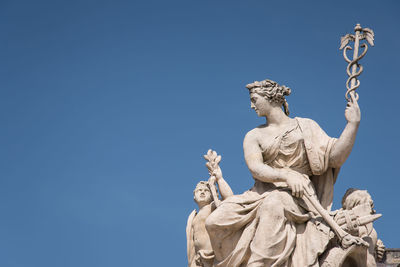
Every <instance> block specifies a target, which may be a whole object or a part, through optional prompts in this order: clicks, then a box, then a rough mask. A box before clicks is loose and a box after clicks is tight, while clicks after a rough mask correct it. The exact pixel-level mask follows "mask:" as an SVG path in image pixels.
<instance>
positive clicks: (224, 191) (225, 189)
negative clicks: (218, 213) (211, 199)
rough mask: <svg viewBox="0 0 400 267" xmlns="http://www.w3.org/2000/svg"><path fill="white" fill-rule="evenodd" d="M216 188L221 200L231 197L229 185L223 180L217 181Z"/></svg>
mask: <svg viewBox="0 0 400 267" xmlns="http://www.w3.org/2000/svg"><path fill="white" fill-rule="evenodd" d="M218 188H219V192H220V193H221V197H222V200H224V199H226V198H227V197H230V196H232V195H233V192H232V189H231V187H230V186H229V184H228V183H227V182H226V181H225V180H224V178H220V179H219V180H218Z"/></svg>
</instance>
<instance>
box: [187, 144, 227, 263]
mask: <svg viewBox="0 0 400 267" xmlns="http://www.w3.org/2000/svg"><path fill="white" fill-rule="evenodd" d="M205 158H206V159H208V162H207V164H206V166H207V168H208V169H209V172H210V178H209V180H208V181H207V182H206V181H200V182H199V183H198V184H197V186H196V188H195V190H194V192H193V193H194V201H195V202H196V203H197V205H198V207H199V210H198V211H196V210H193V211H192V213H191V214H190V215H189V218H188V222H187V227H186V237H187V256H188V266H189V267H200V266H202V267H212V266H213V263H214V252H213V249H212V247H211V242H210V237H209V236H208V233H207V231H206V227H205V221H206V219H207V218H208V216H209V215H210V214H211V212H212V211H213V210H214V209H215V208H216V207H217V206H218V205H219V203H220V202H219V201H220V200H219V198H218V196H217V193H216V188H215V184H217V185H218V188H219V192H220V194H221V198H222V200H223V199H226V198H227V197H229V196H232V195H233V192H232V190H231V188H230V187H229V185H228V183H227V182H226V181H225V180H224V178H223V177H222V171H221V168H220V167H219V162H220V160H221V156H218V155H217V153H216V152H215V151H212V150H209V151H208V153H207V155H206V156H205Z"/></svg>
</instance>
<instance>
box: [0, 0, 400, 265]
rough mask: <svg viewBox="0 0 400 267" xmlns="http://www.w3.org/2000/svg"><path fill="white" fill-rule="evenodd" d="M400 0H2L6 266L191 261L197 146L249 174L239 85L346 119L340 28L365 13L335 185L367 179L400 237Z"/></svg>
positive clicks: (391, 235)
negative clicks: (370, 43)
mask: <svg viewBox="0 0 400 267" xmlns="http://www.w3.org/2000/svg"><path fill="white" fill-rule="evenodd" d="M399 12H400V2H398V1H394V0H392V1H357V2H355V1H279V2H278V1H232V0H230V1H190V0H186V1H175V0H171V1H161V0H159V1H152V0H150V1H117V0H114V1H83V0H80V1H1V2H0V32H1V41H0V61H1V63H0V125H1V130H0V255H1V257H0V266H2V267H3V266H4V267H55V266H56V267H88V266H90V267H92V266H93V267H114V266H118V267H125V266H126V267H128V266H130V267H131V266H141V267H146V266H150V267H152V266H171V267H175V266H185V264H186V239H185V225H186V219H187V216H188V215H189V213H190V212H191V210H192V209H193V208H195V203H194V202H193V195H192V191H193V189H194V186H195V185H196V183H197V182H198V181H199V180H200V179H205V178H207V171H206V168H205V166H204V163H205V162H204V159H203V158H202V155H203V154H205V153H206V151H207V149H208V148H213V149H215V150H217V151H218V152H219V153H220V154H222V156H223V159H222V163H221V166H222V170H223V173H224V176H225V178H226V180H227V181H228V182H229V183H230V185H231V186H232V188H233V190H234V192H235V193H242V192H243V191H245V190H247V189H248V188H249V187H251V185H252V178H251V176H250V174H249V171H248V170H247V167H246V165H245V163H244V160H243V151H242V141H243V137H244V135H245V134H246V132H247V131H249V130H250V129H252V128H254V127H256V126H257V125H259V124H261V123H263V121H262V119H260V118H258V117H257V116H256V114H255V113H254V112H253V110H251V109H250V102H249V98H248V92H247V89H245V85H246V84H247V83H249V82H252V81H254V80H262V79H266V78H269V79H272V80H276V81H278V82H279V83H282V84H285V85H287V86H289V87H291V88H292V92H293V93H292V95H291V96H290V97H288V102H289V104H290V108H291V114H292V115H291V116H299V117H309V118H313V119H314V120H315V121H317V122H318V123H319V124H320V125H321V126H322V127H323V128H324V129H325V131H326V132H327V133H328V134H329V135H331V136H336V137H337V136H339V135H340V133H341V131H342V129H343V127H344V126H345V119H344V115H343V113H344V108H345V104H346V102H345V98H344V93H345V80H346V78H347V77H346V73H345V67H346V62H345V61H344V60H343V57H342V54H341V51H339V50H338V48H339V41H340V37H341V36H342V35H344V34H346V33H350V32H352V30H353V27H354V26H355V24H356V23H361V25H362V26H364V27H370V28H372V29H373V30H374V31H375V33H376V40H375V44H376V46H375V47H373V48H371V49H370V50H369V51H368V53H367V55H366V57H365V58H364V59H363V60H362V64H363V65H364V72H363V74H362V75H361V76H360V80H361V86H360V88H359V93H360V100H359V103H360V106H361V109H362V122H361V125H360V129H359V135H358V137H357V141H356V144H355V147H354V149H353V152H352V154H351V156H350V158H349V159H348V161H347V162H346V163H345V165H344V166H343V168H342V170H341V173H340V176H339V179H338V181H337V183H336V187H335V204H334V205H335V207H339V203H340V199H341V197H342V195H343V194H344V192H345V190H346V189H347V188H349V187H357V188H362V189H367V190H368V191H369V192H370V193H371V194H372V196H373V199H374V200H375V207H376V210H377V211H378V212H380V213H383V214H384V216H383V217H382V218H381V219H379V220H378V221H377V222H376V224H375V225H376V229H377V231H378V234H379V237H380V238H381V239H382V240H383V241H384V243H385V244H386V246H387V247H392V248H393V247H400V228H399V227H398V224H399V221H400V215H399V201H398V198H399V196H398V192H399V190H400V175H399V167H400V164H399V160H398V159H399V156H398V155H399V152H400V138H399V136H400V135H399V131H400V127H399V115H398V107H397V103H398V101H399V99H400V89H399V85H400V75H399V61H400V53H399V50H398V49H399V48H400V36H399V28H400V16H399Z"/></svg>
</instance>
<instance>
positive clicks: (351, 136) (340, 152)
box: [329, 122, 360, 167]
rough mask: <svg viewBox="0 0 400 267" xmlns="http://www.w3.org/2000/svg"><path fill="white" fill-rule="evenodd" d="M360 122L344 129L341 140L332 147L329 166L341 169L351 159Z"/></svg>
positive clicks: (349, 124)
mask: <svg viewBox="0 0 400 267" xmlns="http://www.w3.org/2000/svg"><path fill="white" fill-rule="evenodd" d="M359 124H360V123H359V122H349V123H347V125H346V127H345V128H344V130H343V132H342V134H341V135H340V138H339V139H338V140H337V141H336V143H335V144H334V146H333V147H332V150H331V153H330V156H329V166H331V167H340V166H342V165H343V163H344V162H345V161H346V159H347V158H348V157H349V155H350V152H351V150H352V148H353V145H354V142H355V140H356V135H357V130H358V126H359Z"/></svg>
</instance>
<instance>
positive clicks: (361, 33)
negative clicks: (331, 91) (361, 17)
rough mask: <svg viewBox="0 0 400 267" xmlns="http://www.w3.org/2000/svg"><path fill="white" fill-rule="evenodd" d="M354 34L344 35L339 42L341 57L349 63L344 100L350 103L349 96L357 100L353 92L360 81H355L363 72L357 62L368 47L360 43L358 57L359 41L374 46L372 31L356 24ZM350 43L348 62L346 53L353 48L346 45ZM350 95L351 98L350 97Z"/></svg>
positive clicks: (356, 95)
mask: <svg viewBox="0 0 400 267" xmlns="http://www.w3.org/2000/svg"><path fill="white" fill-rule="evenodd" d="M354 32H355V34H346V35H345V36H343V37H342V38H341V40H340V48H339V49H340V50H342V49H343V48H344V49H343V57H344V59H345V60H346V61H347V62H348V63H349V64H348V65H347V69H346V71H347V75H348V76H349V78H348V79H347V81H346V87H347V91H346V95H345V97H346V99H347V101H351V96H353V97H354V99H356V100H358V94H357V93H356V92H355V90H356V89H357V88H358V87H359V86H360V81H359V80H358V79H357V77H358V76H359V75H360V74H361V72H362V71H363V66H361V65H360V64H359V63H358V61H359V60H360V59H361V58H363V57H364V56H365V54H366V53H367V51H368V45H367V44H366V43H362V44H361V47H362V48H363V51H362V52H361V54H360V55H359V54H358V52H359V47H360V41H361V40H366V41H367V42H368V43H369V44H370V45H371V46H374V32H373V30H371V29H369V28H362V27H361V25H360V24H357V25H356V27H354ZM350 41H353V42H354V50H353V59H352V60H350V59H349V58H348V57H347V51H348V50H352V49H353V48H352V47H351V46H350V45H348V43H349V42H350ZM350 95H351V96H350Z"/></svg>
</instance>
